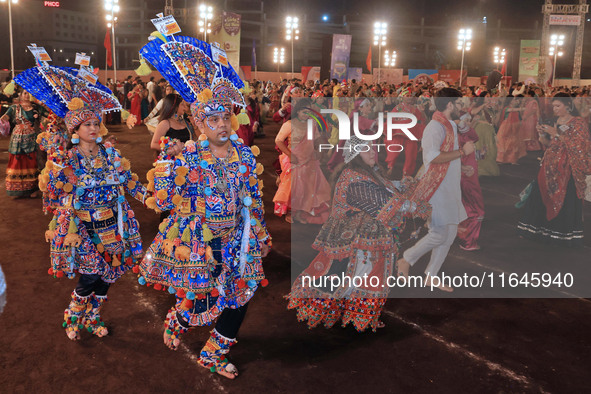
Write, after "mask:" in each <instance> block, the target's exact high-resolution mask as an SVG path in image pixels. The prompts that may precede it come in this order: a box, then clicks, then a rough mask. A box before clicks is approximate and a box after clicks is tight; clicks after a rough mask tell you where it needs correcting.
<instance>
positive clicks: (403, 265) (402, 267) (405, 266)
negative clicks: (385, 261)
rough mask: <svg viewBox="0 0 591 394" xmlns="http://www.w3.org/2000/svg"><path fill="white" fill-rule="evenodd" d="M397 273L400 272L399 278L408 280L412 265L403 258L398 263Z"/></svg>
mask: <svg viewBox="0 0 591 394" xmlns="http://www.w3.org/2000/svg"><path fill="white" fill-rule="evenodd" d="M396 271H397V272H398V276H404V277H405V278H406V279H408V272H409V271H410V263H409V262H408V261H406V260H405V259H403V258H402V259H398V261H396Z"/></svg>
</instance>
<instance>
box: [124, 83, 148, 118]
mask: <svg viewBox="0 0 591 394" xmlns="http://www.w3.org/2000/svg"><path fill="white" fill-rule="evenodd" d="M143 89H144V87H143V85H142V84H141V83H139V82H138V84H137V85H135V86H134V87H133V90H132V91H131V92H129V93H127V98H129V100H130V101H131V108H130V110H129V112H130V113H131V114H132V115H135V117H136V118H137V123H136V125H140V124H142V121H141V119H142V99H143Z"/></svg>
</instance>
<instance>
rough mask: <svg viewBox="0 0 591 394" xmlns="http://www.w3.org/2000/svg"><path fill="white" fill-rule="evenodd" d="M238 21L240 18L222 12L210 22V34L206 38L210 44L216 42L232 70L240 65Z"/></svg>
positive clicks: (230, 13) (236, 15)
mask: <svg viewBox="0 0 591 394" xmlns="http://www.w3.org/2000/svg"><path fill="white" fill-rule="evenodd" d="M240 21H241V16H240V15H239V14H234V13H232V12H226V11H224V12H222V14H221V15H220V16H218V17H215V18H213V20H212V22H211V34H209V35H208V36H207V38H208V41H209V42H210V43H212V42H217V43H219V44H220V47H221V49H223V50H224V51H226V56H227V59H228V61H229V62H230V65H232V68H233V69H234V70H238V69H239V65H240Z"/></svg>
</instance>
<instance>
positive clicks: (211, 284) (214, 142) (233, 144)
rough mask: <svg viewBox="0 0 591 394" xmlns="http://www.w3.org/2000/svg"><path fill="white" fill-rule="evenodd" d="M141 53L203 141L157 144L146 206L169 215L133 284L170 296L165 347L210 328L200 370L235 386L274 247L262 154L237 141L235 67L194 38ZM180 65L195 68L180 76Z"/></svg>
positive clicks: (238, 85) (149, 46)
mask: <svg viewBox="0 0 591 394" xmlns="http://www.w3.org/2000/svg"><path fill="white" fill-rule="evenodd" d="M141 54H142V56H143V57H144V58H145V59H146V60H148V61H149V62H150V63H151V64H152V65H153V66H154V67H156V68H157V69H158V71H159V72H160V73H161V74H162V75H163V76H164V77H165V78H167V79H168V81H169V82H170V83H171V84H172V86H173V87H174V88H175V89H176V90H177V91H178V92H179V94H181V95H182V96H183V98H184V99H185V100H186V101H187V102H190V103H192V104H191V112H192V114H193V118H194V121H195V124H196V125H197V127H198V129H199V131H200V132H201V133H202V134H201V135H200V137H199V141H197V142H195V141H187V142H186V143H185V145H184V146H183V145H182V144H180V143H178V142H175V141H174V140H173V139H168V138H164V139H163V140H162V146H163V149H162V152H161V155H160V157H159V160H158V161H157V162H156V164H155V168H154V169H152V170H150V172H149V173H148V180H149V182H150V184H149V185H148V189H152V188H154V189H155V192H156V194H155V197H154V199H149V200H148V202H147V205H148V206H149V207H152V208H156V209H158V210H171V214H170V216H169V217H168V218H167V219H166V220H164V221H163V222H162V223H161V224H160V226H159V231H158V234H157V235H156V238H155V239H154V241H153V242H152V244H151V245H150V247H149V249H148V252H147V253H146V257H145V258H144V260H143V261H142V263H141V265H140V273H141V276H140V277H139V279H138V281H139V283H140V284H154V286H153V287H154V288H155V289H162V288H163V287H164V288H165V289H167V290H168V291H169V292H170V293H171V294H174V295H175V297H176V303H175V304H174V305H173V306H172V307H171V308H170V309H169V311H168V314H167V316H166V319H165V321H164V333H163V339H164V343H165V345H166V346H168V347H169V348H171V349H177V348H178V346H179V343H180V337H181V336H182V335H183V334H184V333H186V332H187V331H189V329H191V328H193V327H197V326H208V325H211V324H212V323H214V322H215V328H214V329H213V330H212V331H211V334H210V336H209V339H208V340H207V342H206V343H205V345H204V346H203V348H202V349H201V351H200V353H199V358H198V360H197V363H198V365H200V366H202V367H204V368H207V369H209V370H210V371H211V372H214V373H218V374H220V375H222V376H225V377H227V378H230V379H234V378H235V377H236V376H238V369H237V368H236V366H235V365H234V364H232V363H230V362H229V360H228V358H227V354H228V352H229V351H230V347H231V346H233V345H234V344H236V343H237V340H236V337H237V335H238V331H239V329H240V326H241V324H242V321H243V319H244V317H245V315H246V311H247V308H248V304H249V302H250V300H251V298H252V297H253V295H254V293H255V292H256V291H257V289H258V288H259V287H260V286H266V284H267V280H266V279H265V275H264V272H263V266H262V258H263V257H264V256H266V255H267V253H268V251H269V248H270V246H271V238H270V236H269V233H268V232H267V230H266V226H265V220H264V207H263V202H262V199H261V195H262V192H261V188H262V183H261V182H260V181H259V180H258V179H257V175H260V174H262V172H263V170H264V169H263V167H262V165H261V164H257V163H256V161H255V155H258V154H259V153H260V151H259V149H258V147H256V146H253V147H252V148H249V147H248V146H246V145H244V143H243V142H242V141H240V139H239V138H238V135H237V134H236V133H234V132H233V131H235V130H237V129H238V127H239V123H240V119H239V118H242V119H241V120H242V123H243V124H245V123H247V122H248V121H249V119H248V116H247V115H246V113H245V112H241V113H240V114H239V115H238V116H236V115H234V114H233V112H232V109H233V105H238V106H241V107H243V108H244V106H245V103H244V100H243V98H242V95H241V94H240V92H239V91H238V89H240V88H241V87H242V86H244V84H243V82H242V81H241V80H240V78H239V77H238V75H237V74H236V73H235V71H234V70H233V69H232V67H231V66H228V65H222V64H219V63H216V62H215V61H214V60H213V56H212V49H211V47H210V45H209V44H207V43H204V42H202V41H199V40H197V39H195V38H192V37H184V36H180V37H179V36H177V37H175V38H174V40H173V39H170V37H169V38H167V39H166V41H165V42H163V41H162V40H160V39H158V40H154V41H151V42H150V43H148V44H147V45H145V46H144V47H143V48H142V49H141ZM179 64H181V65H183V64H185V65H191V69H190V70H188V69H181V70H179V69H178V68H177V67H178V65H179ZM181 76H183V78H181ZM181 149H182V154H179V155H177V156H176V157H174V156H173V155H174V154H178V153H180V152H181ZM216 320H217V321H216Z"/></svg>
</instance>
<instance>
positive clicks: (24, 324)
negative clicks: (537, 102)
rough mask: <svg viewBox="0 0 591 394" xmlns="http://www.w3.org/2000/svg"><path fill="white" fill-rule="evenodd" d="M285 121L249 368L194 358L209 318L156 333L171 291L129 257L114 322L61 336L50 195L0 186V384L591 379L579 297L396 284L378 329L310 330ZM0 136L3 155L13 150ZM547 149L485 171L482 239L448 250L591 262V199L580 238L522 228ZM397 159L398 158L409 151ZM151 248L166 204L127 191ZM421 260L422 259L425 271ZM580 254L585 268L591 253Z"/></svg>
mask: <svg viewBox="0 0 591 394" xmlns="http://www.w3.org/2000/svg"><path fill="white" fill-rule="evenodd" d="M111 131H112V132H113V134H114V135H115V136H116V137H117V139H118V147H119V148H120V149H121V151H122V153H123V155H124V156H126V157H127V158H129V159H130V160H131V162H132V169H133V170H134V171H135V172H137V173H138V174H139V175H140V179H141V180H142V181H145V174H146V172H147V170H148V169H149V168H150V166H151V161H152V154H151V152H149V150H148V144H149V140H150V135H149V133H148V132H147V130H146V128H145V127H143V126H141V127H136V128H135V129H133V130H127V129H124V128H123V127H111ZM277 131H278V126H277V125H273V124H270V125H267V126H266V133H267V136H266V137H264V138H262V139H257V140H256V143H257V145H259V146H260V148H261V151H262V152H263V153H262V154H261V156H260V157H259V159H260V160H261V162H262V163H263V164H264V165H265V169H266V170H265V173H264V174H263V180H264V183H265V195H264V198H265V205H266V209H267V224H268V226H269V229H270V232H271V234H272V235H273V238H274V249H273V251H272V252H271V254H270V255H269V256H268V257H267V258H266V259H265V262H264V266H265V271H266V274H267V277H268V279H269V281H270V285H269V286H268V287H266V288H264V289H261V290H259V291H257V294H256V296H255V297H254V299H253V301H252V302H251V304H250V307H249V311H248V314H247V316H246V320H245V321H244V324H243V326H242V329H241V331H240V333H239V337H238V340H239V343H238V344H237V345H236V346H235V347H234V348H233V349H232V352H231V357H232V360H233V362H234V363H235V364H236V365H237V366H238V368H239V370H240V376H239V377H238V378H237V379H236V380H234V381H230V380H227V379H225V378H223V377H220V376H218V375H215V374H212V373H210V372H209V371H207V370H205V369H203V368H201V367H199V366H198V365H197V364H196V362H195V360H196V355H197V354H198V352H199V349H200V348H201V346H202V345H203V342H204V341H205V340H206V338H207V336H208V331H209V328H208V327H203V328H199V329H196V330H194V331H191V332H190V333H188V334H186V335H185V336H184V337H183V344H182V346H181V347H180V349H179V350H178V351H176V352H174V351H171V350H169V349H167V348H166V347H165V346H164V345H163V343H162V321H163V319H164V316H165V314H166V311H167V309H168V308H169V306H170V305H171V303H172V301H173V297H172V296H170V295H169V294H168V293H165V292H157V291H155V290H153V289H150V288H146V287H145V286H140V285H139V284H138V283H137V277H136V275H134V274H132V273H131V272H130V273H129V274H127V275H125V276H124V277H123V278H122V279H121V280H119V281H118V282H117V283H116V284H115V285H114V286H113V287H112V288H111V290H110V292H109V297H110V299H109V301H108V303H107V305H106V307H105V309H104V314H103V317H104V319H105V321H106V322H107V325H108V327H109V330H110V334H109V336H108V337H106V338H102V339H99V338H97V337H92V336H91V335H90V334H88V333H83V339H82V340H81V341H79V342H71V341H69V340H68V339H67V338H66V335H65V333H64V330H63V328H62V327H61V323H62V313H63V310H64V308H65V307H66V306H67V304H68V301H69V294H70V292H71V291H72V289H73V288H74V286H75V283H76V282H75V281H72V280H68V279H65V278H62V279H54V278H53V277H51V276H49V275H48V274H47V270H48V268H49V247H48V245H47V244H46V243H45V242H44V235H43V234H44V231H45V230H46V227H47V224H48V222H49V220H50V218H49V217H46V216H44V215H43V214H42V213H41V201H40V200H39V199H37V200H31V199H20V200H11V199H9V198H8V197H7V196H6V193H5V191H4V189H5V187H4V182H2V190H0V240H1V242H2V249H1V253H0V264H1V265H2V269H3V270H4V272H5V274H6V279H7V286H8V296H7V305H6V307H5V310H4V313H3V314H2V315H1V316H0V392H4V393H13V392H14V393H20V392H37V393H60V392H86V393H105V392H126V393H127V392H129V393H157V392H158V393H164V392H180V393H184V392H187V393H189V392H245V393H254V392H313V391H316V392H355V391H362V392H367V391H374V390H376V391H377V390H379V391H382V392H405V393H406V392H420V393H423V392H441V393H455V392H478V393H509V392H532V393H534V392H555V393H571V392H586V391H589V383H588V379H589V378H588V376H589V375H588V372H589V368H590V367H591V351H590V350H591V344H590V343H591V341H590V340H589V333H590V332H591V317H590V316H591V302H589V300H587V299H584V298H574V299H518V298H515V299H509V298H506V299H482V298H473V299H459V298H452V297H443V296H442V297H440V298H438V299H416V298H405V299H391V300H389V301H388V303H387V304H386V308H385V311H384V314H383V320H384V322H385V323H386V328H384V329H382V330H379V331H378V332H377V333H371V332H367V333H357V332H356V331H355V330H354V329H353V328H351V327H348V328H344V329H343V328H340V327H335V328H332V329H330V330H327V329H324V328H316V329H313V330H309V329H307V328H306V326H305V324H302V323H298V322H297V320H296V316H295V312H294V311H288V310H286V302H285V300H284V299H283V296H284V295H285V294H287V293H288V291H289V288H290V264H291V262H290V257H289V256H290V247H291V242H290V227H289V225H288V224H287V223H286V222H285V221H284V220H282V219H280V218H277V217H275V216H274V215H272V210H273V208H272V201H271V200H272V197H273V194H274V191H275V187H274V184H275V182H274V180H275V179H274V171H273V168H272V165H271V163H272V162H273V160H275V158H276V154H275V151H274V150H273V145H274V143H273V140H274V136H275V134H276V133H277ZM7 146H8V141H7V140H6V139H4V140H0V168H2V169H5V168H6V163H7V162H8V153H7ZM536 157H537V155H535V154H530V155H529V156H528V157H527V158H525V159H524V160H523V162H522V165H520V166H504V167H502V172H503V174H502V176H501V177H498V178H492V179H482V180H481V182H482V187H483V191H484V195H485V203H486V206H485V208H486V220H485V222H484V225H483V229H482V233H481V242H480V243H481V246H482V250H481V251H479V252H464V251H462V250H460V249H459V248H458V246H457V245H454V246H453V247H452V249H451V251H450V255H449V257H448V259H447V261H446V263H445V267H446V269H449V270H450V271H451V272H462V271H466V270H482V269H494V270H496V271H497V272H503V271H506V272H510V271H511V269H512V268H513V267H515V266H517V265H520V266H521V267H523V266H525V267H526V270H527V269H529V268H531V269H533V268H535V267H537V266H538V265H539V264H540V263H551V264H563V263H566V262H569V263H573V262H575V263H577V264H578V265H577V266H578V267H579V268H581V267H582V268H585V267H584V266H585V264H588V263H589V251H590V250H591V228H590V226H589V224H588V223H589V219H590V215H591V209H590V207H589V204H588V203H586V205H585V208H584V209H585V219H587V225H586V227H587V228H586V229H585V236H586V246H585V247H584V248H582V249H579V250H570V249H561V248H555V247H552V246H549V245H543V244H538V243H534V242H530V241H526V240H522V239H519V238H518V237H516V236H515V223H516V221H517V219H518V217H519V211H517V210H516V209H515V208H514V207H513V204H514V203H515V202H516V201H517V200H516V196H517V194H518V193H519V191H521V190H522V189H523V187H524V186H525V185H526V184H527V183H528V182H529V181H530V180H531V179H533V177H534V176H535V174H536V172H537V168H538V162H537V159H536ZM399 161H401V159H399ZM132 206H133V208H134V210H135V212H136V216H137V217H138V219H139V221H140V224H141V233H142V238H143V240H144V243H145V244H144V248H146V247H147V245H148V244H149V242H150V241H151V240H152V239H153V237H154V235H155V233H156V228H157V225H158V224H159V221H158V218H159V217H158V215H156V214H155V213H153V212H150V211H148V210H146V209H144V208H143V207H142V206H141V205H140V204H137V203H136V202H132ZM425 264H426V260H421V261H420V262H419V263H418V266H419V267H418V268H416V272H417V273H420V272H421V269H422V268H424V265H425ZM582 268H581V269H582Z"/></svg>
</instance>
